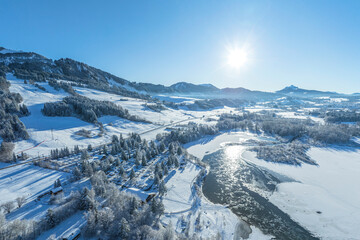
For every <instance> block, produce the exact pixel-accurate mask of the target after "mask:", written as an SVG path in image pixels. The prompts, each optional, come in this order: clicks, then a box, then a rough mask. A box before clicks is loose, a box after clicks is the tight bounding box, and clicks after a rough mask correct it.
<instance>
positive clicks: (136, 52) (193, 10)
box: [0, 0, 360, 93]
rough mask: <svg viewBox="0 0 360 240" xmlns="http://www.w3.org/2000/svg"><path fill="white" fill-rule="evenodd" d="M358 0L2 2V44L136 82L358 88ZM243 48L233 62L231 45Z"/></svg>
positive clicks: (349, 90) (267, 88)
mask: <svg viewBox="0 0 360 240" xmlns="http://www.w3.org/2000/svg"><path fill="white" fill-rule="evenodd" d="M359 11H360V1H340V0H339V1H331V0H329V1H320V0H316V1H288V0H277V1H256V0H252V1H239V0H238V1H211V0H208V1H186V0H182V1H180V0H179V1H169V0H167V1H136V0H133V1H130V0H129V1H67V0H65V1H52V0H44V1H37V0H35V1H21V0H0V36H1V37H0V46H3V47H6V48H10V49H17V50H24V51H34V52H38V53H40V54H42V55H44V56H46V57H49V58H53V59H58V58H62V57H69V58H73V59H75V60H79V61H82V62H85V63H87V64H89V65H92V66H95V67H97V68H100V69H103V70H105V71H108V72H110V73H113V74H115V75H117V76H119V77H123V78H126V79H128V80H130V81H137V82H151V83H159V84H165V85H171V84H173V83H175V82H178V81H187V82H192V83H212V84H214V85H215V86H218V87H245V88H249V89H253V90H265V91H274V90H278V89H281V88H283V87H285V86H287V85H291V84H293V85H297V86H299V87H303V88H308V89H319V90H330V91H339V92H345V93H352V92H360V14H359ZM229 46H230V47H233V46H237V47H239V48H246V49H247V53H248V57H247V61H246V64H244V65H243V66H241V67H240V68H236V69H233V68H231V67H230V66H229V65H228V64H226V62H227V49H229Z"/></svg>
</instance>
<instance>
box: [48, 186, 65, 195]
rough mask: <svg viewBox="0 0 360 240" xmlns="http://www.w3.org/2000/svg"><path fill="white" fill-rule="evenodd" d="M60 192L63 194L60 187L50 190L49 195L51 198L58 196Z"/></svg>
mask: <svg viewBox="0 0 360 240" xmlns="http://www.w3.org/2000/svg"><path fill="white" fill-rule="evenodd" d="M62 192H64V191H63V188H62V187H61V186H60V187H57V188H54V189H51V190H50V194H51V195H52V196H56V195H58V194H60V193H62Z"/></svg>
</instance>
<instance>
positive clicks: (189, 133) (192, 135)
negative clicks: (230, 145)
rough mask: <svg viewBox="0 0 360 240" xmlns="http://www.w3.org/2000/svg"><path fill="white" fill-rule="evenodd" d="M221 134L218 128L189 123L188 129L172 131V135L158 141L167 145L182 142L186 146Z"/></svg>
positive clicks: (162, 137) (164, 136) (160, 137)
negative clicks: (208, 136) (205, 137)
mask: <svg viewBox="0 0 360 240" xmlns="http://www.w3.org/2000/svg"><path fill="white" fill-rule="evenodd" d="M217 133H219V129H218V128H217V127H216V126H210V125H206V124H196V123H194V122H189V123H188V125H187V126H186V127H183V128H178V129H175V130H172V131H171V132H170V133H167V134H163V135H160V136H159V137H158V139H162V141H163V142H164V143H165V144H169V143H170V142H180V143H181V144H185V143H188V142H192V141H195V140H197V139H199V138H201V137H203V136H206V135H215V134H217Z"/></svg>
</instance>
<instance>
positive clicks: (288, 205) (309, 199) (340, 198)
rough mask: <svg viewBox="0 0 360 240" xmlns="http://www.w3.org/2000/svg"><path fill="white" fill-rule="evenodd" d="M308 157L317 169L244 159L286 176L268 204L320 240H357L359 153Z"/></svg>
mask: <svg viewBox="0 0 360 240" xmlns="http://www.w3.org/2000/svg"><path fill="white" fill-rule="evenodd" d="M308 154H309V156H310V157H311V158H312V159H314V160H315V161H316V162H317V163H318V164H319V166H313V165H308V164H303V165H302V166H301V167H295V166H290V165H284V164H276V163H270V162H265V161H262V160H258V159H256V158H255V153H253V152H244V153H243V155H242V156H243V157H244V158H245V159H246V160H247V161H251V162H252V163H255V164H257V165H259V166H262V167H264V168H267V169H270V170H272V171H274V172H277V173H280V174H282V175H285V176H288V177H290V178H292V179H294V180H295V182H286V183H281V184H279V185H278V186H277V190H276V191H275V192H274V193H273V195H272V196H271V197H270V201H271V202H272V203H274V204H275V205H277V206H278V207H279V208H280V209H281V210H283V211H284V212H286V213H288V214H289V215H290V216H291V217H292V218H293V219H294V220H295V221H297V222H299V223H300V224H301V225H302V226H304V227H306V228H307V229H309V230H310V231H311V232H313V233H314V234H316V235H318V236H319V237H322V238H323V239H359V236H360V229H359V223H360V186H359V184H358V183H359V182H360V150H355V149H339V150H332V149H321V148H311V150H309V152H308Z"/></svg>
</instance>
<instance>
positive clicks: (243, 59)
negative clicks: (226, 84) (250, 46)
mask: <svg viewBox="0 0 360 240" xmlns="http://www.w3.org/2000/svg"><path fill="white" fill-rule="evenodd" d="M248 60H249V58H248V52H247V51H246V49H245V48H238V47H232V48H228V49H227V65H228V66H230V67H231V68H235V69H239V68H241V67H243V66H244V65H245V64H246V63H247V62H248Z"/></svg>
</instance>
